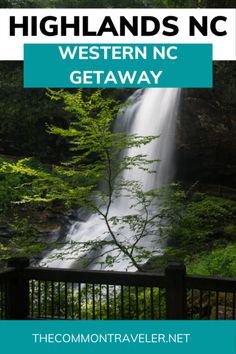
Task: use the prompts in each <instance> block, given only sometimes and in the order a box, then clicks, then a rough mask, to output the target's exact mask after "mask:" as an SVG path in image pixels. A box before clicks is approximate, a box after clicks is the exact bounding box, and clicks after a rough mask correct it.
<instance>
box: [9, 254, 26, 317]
mask: <svg viewBox="0 0 236 354" xmlns="http://www.w3.org/2000/svg"><path fill="white" fill-rule="evenodd" d="M28 266H29V259H28V258H27V257H15V258H11V259H9V261H8V267H11V268H15V271H16V279H14V280H13V281H11V282H9V284H8V290H7V319H9V320H24V319H26V318H27V316H28V314H29V282H28V280H25V279H24V269H25V268H26V267H28Z"/></svg>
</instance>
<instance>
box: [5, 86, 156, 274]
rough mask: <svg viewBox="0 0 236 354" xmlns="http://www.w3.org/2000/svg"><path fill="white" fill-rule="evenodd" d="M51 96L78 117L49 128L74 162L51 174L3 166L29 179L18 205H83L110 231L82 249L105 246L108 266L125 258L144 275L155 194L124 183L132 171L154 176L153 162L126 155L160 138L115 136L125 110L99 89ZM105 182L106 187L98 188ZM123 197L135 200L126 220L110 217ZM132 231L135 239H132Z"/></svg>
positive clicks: (23, 163)
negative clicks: (66, 124)
mask: <svg viewBox="0 0 236 354" xmlns="http://www.w3.org/2000/svg"><path fill="white" fill-rule="evenodd" d="M48 92H49V93H48V94H49V95H50V97H51V99H52V100H55V101H58V100H63V102H64V104H65V110H66V111H68V112H69V113H72V114H73V115H74V120H72V121H71V122H70V124H69V127H68V128H61V127H58V126H48V132H49V133H50V134H53V135H59V136H60V137H64V138H67V139H68V140H70V144H71V148H70V150H71V154H72V156H71V159H70V160H68V161H67V162H65V163H64V164H62V165H61V166H53V167H52V168H51V169H49V170H45V168H44V169H42V168H40V166H32V161H31V160H29V159H23V160H19V161H18V162H17V163H15V164H14V163H13V164H12V163H7V162H4V163H3V164H2V166H1V169H0V172H1V173H2V174H7V175H9V174H12V175H14V176H15V175H16V176H24V177H27V178H28V179H29V181H28V182H27V183H25V184H23V185H22V186H23V187H24V193H23V194H22V196H21V197H20V200H19V202H20V203H30V204H32V203H48V202H49V203H51V202H53V201H55V200H64V201H65V203H66V204H67V205H68V206H72V205H77V206H79V205H84V206H85V207H86V208H87V209H89V211H90V212H92V213H97V214H98V215H100V217H101V218H102V219H103V220H104V223H105V225H106V227H107V233H106V236H108V237H104V235H101V236H100V238H99V239H96V240H93V242H92V243H91V242H86V243H83V244H80V243H79V244H78V245H79V247H80V248H81V247H82V249H83V250H90V249H91V248H93V249H94V248H101V246H102V247H104V246H106V251H105V252H103V256H106V263H109V264H110V265H111V264H112V263H113V262H115V261H117V259H118V257H119V256H120V255H122V256H123V257H125V258H127V259H128V261H129V262H131V263H132V264H133V265H135V266H136V268H138V269H140V270H141V266H140V264H141V263H142V262H143V260H144V259H146V258H147V257H149V256H150V252H148V251H147V250H146V249H145V248H144V247H143V246H139V245H138V244H139V242H140V241H141V240H142V239H143V238H144V237H146V236H147V235H154V234H156V224H155V221H156V220H157V218H158V214H152V213H151V212H150V208H151V205H152V204H153V200H154V199H155V197H157V193H155V192H154V191H153V192H150V191H148V192H143V190H142V189H143V188H142V185H141V183H140V182H137V181H132V180H126V179H125V178H123V177H122V176H123V175H122V173H123V172H124V171H126V170H130V169H132V168H137V169H141V170H145V171H146V173H153V172H154V171H152V169H151V166H152V164H153V163H154V162H155V161H153V160H148V158H147V157H146V156H145V155H143V154H142V153H141V150H138V152H137V153H136V154H134V155H133V156H126V155H125V154H122V152H124V150H125V149H128V148H131V147H133V148H134V147H135V148H140V147H142V146H143V145H146V144H149V143H150V142H151V141H152V140H154V139H156V137H155V136H147V137H141V136H136V135H129V136H128V135H126V134H124V133H113V132H112V131H111V126H112V124H113V120H114V118H115V117H116V115H117V113H118V110H119V109H120V108H121V105H120V104H117V102H116V101H114V99H112V98H110V97H103V96H102V91H101V90H98V91H95V92H93V93H92V94H91V95H89V96H88V95H86V94H83V91H82V90H78V91H77V92H76V93H73V94H72V93H70V92H66V91H52V90H49V91H48ZM101 182H102V184H103V188H98V185H99V184H100V183H101ZM91 191H92V193H91ZM120 197H123V198H125V199H126V200H127V201H131V205H130V210H129V211H128V214H127V215H122V216H117V215H114V213H112V206H113V203H114V201H115V200H116V199H117V198H120ZM128 231H129V233H130V232H131V234H132V235H133V236H131V237H129V238H128V237H127V233H128ZM111 245H113V246H112V250H113V251H114V250H116V251H117V254H116V255H115V256H112V254H111V247H110V246H111ZM69 246H70V245H69ZM71 246H74V245H73V244H72V245H71ZM107 246H108V247H107ZM70 252H71V253H72V252H76V247H75V248H74V247H70Z"/></svg>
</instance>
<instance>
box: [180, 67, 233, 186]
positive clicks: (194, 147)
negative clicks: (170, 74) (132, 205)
mask: <svg viewBox="0 0 236 354" xmlns="http://www.w3.org/2000/svg"><path fill="white" fill-rule="evenodd" d="M231 67H232V69H230V68H231ZM235 68H236V64H230V63H229V64H227V65H225V63H224V66H223V69H222V71H225V73H226V74H225V77H224V81H223V82H221V81H220V79H221V78H222V77H223V74H222V72H221V71H220V70H219V68H218V71H217V72H215V86H214V89H185V90H183V91H182V99H181V105H180V111H179V116H178V120H177V133H176V145H177V152H176V160H177V178H178V179H181V180H183V181H185V182H190V181H196V180H198V181H200V182H204V183H206V182H207V183H217V184H224V185H229V186H235V185H236V91H235V86H236V77H235V76H234V75H235ZM226 69H227V70H226ZM215 71H216V70H215ZM219 73H220V74H219ZM224 88H225V89H224Z"/></svg>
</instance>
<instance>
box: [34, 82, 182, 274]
mask: <svg viewBox="0 0 236 354" xmlns="http://www.w3.org/2000/svg"><path fill="white" fill-rule="evenodd" d="M179 93H180V90H179V89H172V88H166V89H159V88H154V89H146V90H144V91H143V90H137V91H136V92H135V93H134V94H133V95H132V96H131V97H130V98H129V100H131V102H132V103H131V104H129V105H127V106H126V107H125V108H124V109H123V111H122V112H120V113H119V115H118V117H117V121H116V124H115V127H114V130H115V132H126V133H127V134H136V135H138V136H153V135H157V136H159V138H158V139H155V140H153V141H152V142H151V143H149V144H147V145H145V146H142V148H136V147H132V148H130V149H128V150H127V151H126V152H125V154H126V155H127V156H130V157H131V156H134V155H137V154H140V153H142V154H143V155H147V157H148V159H150V160H157V159H158V160H159V161H158V162H153V166H152V169H154V170H156V171H157V173H147V172H146V171H144V170H141V169H138V168H137V167H135V168H133V169H131V170H125V171H124V172H123V176H122V178H123V179H125V180H137V181H139V182H141V183H142V185H143V189H144V191H148V190H151V189H154V188H159V187H161V186H162V185H164V184H166V183H169V182H170V181H171V180H172V179H173V177H174V172H175V168H174V162H173V161H174V158H173V157H174V156H173V154H174V140H175V139H174V136H175V121H176V119H175V118H176V114H177V109H178V102H179ZM140 149H141V152H140ZM129 207H130V205H129V202H127V199H126V198H124V197H123V196H122V195H121V196H120V197H118V198H117V200H115V201H114V203H113V205H112V207H111V211H110V214H111V216H113V215H114V216H122V215H126V213H127V212H128V210H129ZM106 237H108V232H107V228H106V225H105V222H104V220H102V219H101V216H99V215H91V216H90V217H89V218H88V219H87V220H86V221H84V222H81V221H78V222H76V223H74V224H73V225H72V227H71V229H70V231H69V233H68V235H67V236H66V241H67V242H68V245H65V246H64V247H62V248H60V249H56V250H53V251H51V252H50V253H49V254H48V255H47V256H46V257H45V258H44V259H43V260H42V262H41V264H42V265H45V264H46V265H47V266H50V267H59V268H68V267H73V266H75V265H76V262H77V261H75V255H74V254H73V257H72V256H70V254H71V248H73V247H76V242H87V241H93V240H96V239H98V238H100V239H105V238H106ZM151 241H152V240H149V241H147V242H146V243H145V244H144V246H145V247H151ZM73 243H74V246H73ZM76 252H77V253H76V258H77V259H78V262H79V259H80V258H81V257H82V256H84V252H83V251H80V250H78V251H76ZM103 253H104V251H103ZM60 255H62V256H63V259H61V257H60ZM95 256H96V257H97V256H99V255H97V254H96V251H91V252H90V254H89V255H88V257H89V258H91V259H92V258H93V257H95ZM55 257H56V258H55ZM101 259H102V257H101ZM101 259H100V261H101ZM104 268H106V267H104ZM126 268H127V262H125V261H122V260H121V261H120V262H116V263H115V264H114V265H113V267H112V269H113V270H126ZM89 269H98V264H97V263H96V262H94V264H93V263H91V265H90V267H89ZM99 269H100V268H99ZM132 270H135V268H134V267H133V269H132Z"/></svg>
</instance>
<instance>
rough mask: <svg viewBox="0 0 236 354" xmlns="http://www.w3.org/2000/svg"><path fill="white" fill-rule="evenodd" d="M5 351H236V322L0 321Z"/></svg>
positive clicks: (190, 353) (164, 353)
mask: <svg viewBox="0 0 236 354" xmlns="http://www.w3.org/2000/svg"><path fill="white" fill-rule="evenodd" d="M0 340H1V351H2V353H8V354H13V353H14V354H15V353H19V352H20V353H24V354H32V353H33V354H49V353H50V354H54V353H55V354H64V353H65V354H67V353H70V354H75V353H86V354H94V353H96V354H111V353H112V354H118V353H119V354H120V353H122V354H130V353H135V354H141V353H142V354H143V353H145V354H154V353H155V354H156V353H158V354H199V353H202V354H208V353H214V354H222V353H227V354H235V353H236V322H235V321H4V320H2V321H0Z"/></svg>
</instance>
